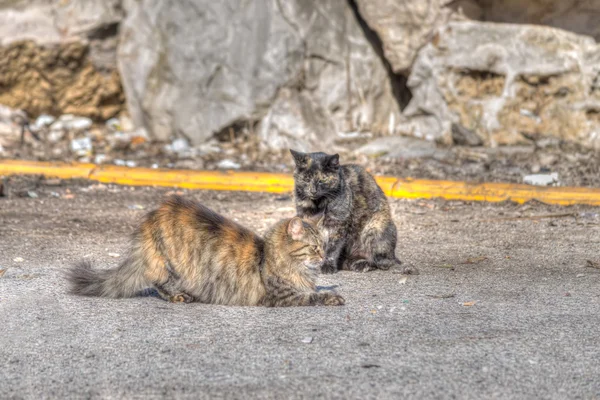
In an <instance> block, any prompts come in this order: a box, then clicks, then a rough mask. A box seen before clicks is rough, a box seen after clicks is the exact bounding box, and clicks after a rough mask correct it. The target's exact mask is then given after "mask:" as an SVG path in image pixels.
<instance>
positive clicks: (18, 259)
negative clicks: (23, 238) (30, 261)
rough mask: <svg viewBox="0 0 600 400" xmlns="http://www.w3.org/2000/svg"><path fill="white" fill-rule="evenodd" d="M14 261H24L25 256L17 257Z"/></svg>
mask: <svg viewBox="0 0 600 400" xmlns="http://www.w3.org/2000/svg"><path fill="white" fill-rule="evenodd" d="M13 261H14V262H18V263H20V262H23V261H25V260H24V259H23V257H16V258H14V259H13Z"/></svg>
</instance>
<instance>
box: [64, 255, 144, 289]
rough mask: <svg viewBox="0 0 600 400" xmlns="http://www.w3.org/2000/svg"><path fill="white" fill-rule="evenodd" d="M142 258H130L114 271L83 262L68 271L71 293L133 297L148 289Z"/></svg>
mask: <svg viewBox="0 0 600 400" xmlns="http://www.w3.org/2000/svg"><path fill="white" fill-rule="evenodd" d="M144 269H145V265H144V261H143V258H142V257H131V256H130V257H128V258H127V259H126V260H125V261H124V262H123V263H121V265H119V266H118V267H117V268H113V269H94V268H93V267H92V264H91V263H90V262H89V261H81V262H79V263H78V264H76V265H75V266H74V267H73V268H71V269H70V270H68V271H67V274H66V275H67V280H68V281H69V282H70V284H71V290H70V292H71V293H72V294H77V295H80V296H97V297H110V298H119V297H132V296H134V295H135V294H136V293H138V292H139V291H140V290H142V289H145V288H147V287H148V286H150V285H149V282H148V281H147V279H146V278H145V277H144Z"/></svg>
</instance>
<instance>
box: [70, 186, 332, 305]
mask: <svg viewBox="0 0 600 400" xmlns="http://www.w3.org/2000/svg"><path fill="white" fill-rule="evenodd" d="M321 242H322V239H321V237H320V234H319V232H318V229H317V228H316V227H315V226H314V224H313V223H311V222H309V221H305V220H302V219H301V218H299V217H294V218H288V219H284V220H281V221H279V222H278V223H276V224H275V225H274V226H273V227H271V229H269V230H268V232H267V233H266V235H265V237H264V239H262V238H260V237H259V236H257V235H256V234H255V233H253V232H252V231H250V230H249V229H246V228H244V227H243V226H241V225H239V224H237V223H235V222H233V221H231V220H229V219H226V218H225V217H223V216H221V215H219V214H217V213H215V212H214V211H212V210H210V209H209V208H207V207H205V206H203V205H202V204H199V203H195V202H192V201H189V200H186V199H184V198H182V197H179V196H172V197H170V198H168V199H167V200H166V201H165V202H163V204H162V205H161V206H160V207H159V208H158V210H155V211H152V212H150V213H149V214H148V215H147V216H146V217H145V219H144V221H143V222H142V224H141V226H140V228H139V229H138V230H137V231H136V233H135V234H134V236H133V244H132V249H131V251H130V253H129V255H128V257H127V258H126V259H125V261H124V262H123V263H122V264H121V265H120V266H118V267H117V268H114V269H108V270H99V269H93V268H92V267H91V265H90V264H89V263H86V262H82V263H79V264H77V265H76V266H75V267H74V268H73V269H71V270H69V272H68V273H67V278H68V280H69V281H70V283H71V292H72V293H74V294H78V295H84V296H101V297H111V298H119V297H131V296H134V295H135V294H136V293H137V292H138V291H140V290H142V289H145V288H147V287H149V286H151V287H154V288H155V289H156V290H157V292H158V294H159V295H160V296H161V297H162V298H163V299H165V300H168V301H170V302H175V303H177V302H185V303H189V302H193V301H197V302H201V303H210V304H222V305H237V306H267V307H288V306H312V305H343V304H344V299H343V298H342V297H341V296H340V295H338V294H336V293H335V292H332V291H323V292H317V291H316V285H315V278H316V275H317V273H318V269H317V268H318V265H319V264H320V262H322V259H323V249H322V245H321Z"/></svg>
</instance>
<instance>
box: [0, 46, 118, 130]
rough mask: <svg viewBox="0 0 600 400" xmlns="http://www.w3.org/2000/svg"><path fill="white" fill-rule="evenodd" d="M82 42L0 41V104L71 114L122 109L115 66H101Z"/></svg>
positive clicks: (98, 115)
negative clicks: (102, 68)
mask: <svg viewBox="0 0 600 400" xmlns="http://www.w3.org/2000/svg"><path fill="white" fill-rule="evenodd" d="M88 50H89V49H88V46H87V45H85V44H83V43H81V42H77V41H74V42H70V43H61V44H59V45H52V46H48V47H41V46H38V45H36V44H35V43H34V42H31V41H24V42H15V43H11V44H10V45H8V46H5V47H0V104H4V105H7V106H9V107H12V108H19V109H23V110H25V111H27V112H28V113H29V114H30V115H31V116H37V115H39V114H42V113H47V114H51V115H61V114H76V115H81V116H86V117H90V118H92V119H95V120H106V119H108V118H111V117H113V116H115V115H117V114H118V113H119V112H121V111H122V110H124V108H125V106H124V104H125V97H124V94H123V89H122V87H121V82H120V78H119V75H118V73H117V72H116V71H100V70H98V69H97V68H96V67H94V66H93V65H92V63H91V62H90V60H89V57H88V55H89V51H88Z"/></svg>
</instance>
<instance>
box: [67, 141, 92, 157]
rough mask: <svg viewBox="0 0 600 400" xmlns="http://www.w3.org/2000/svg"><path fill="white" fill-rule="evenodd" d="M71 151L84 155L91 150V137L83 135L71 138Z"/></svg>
mask: <svg viewBox="0 0 600 400" xmlns="http://www.w3.org/2000/svg"><path fill="white" fill-rule="evenodd" d="M71 151H72V152H74V153H75V154H77V155H78V156H82V157H83V156H86V155H89V153H90V152H91V151H92V139H90V138H89V137H83V138H79V139H73V140H71Z"/></svg>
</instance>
